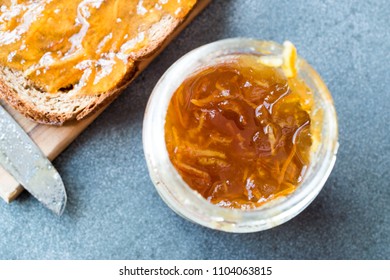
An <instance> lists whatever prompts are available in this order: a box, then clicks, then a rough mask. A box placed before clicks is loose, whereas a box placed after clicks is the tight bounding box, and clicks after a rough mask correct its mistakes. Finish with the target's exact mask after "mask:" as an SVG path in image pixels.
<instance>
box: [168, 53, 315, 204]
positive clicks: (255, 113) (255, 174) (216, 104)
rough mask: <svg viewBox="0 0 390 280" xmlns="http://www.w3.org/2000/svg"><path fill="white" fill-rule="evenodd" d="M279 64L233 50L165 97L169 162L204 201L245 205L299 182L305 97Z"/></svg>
mask: <svg viewBox="0 0 390 280" xmlns="http://www.w3.org/2000/svg"><path fill="white" fill-rule="evenodd" d="M291 53H292V54H294V52H291ZM290 57H292V58H293V59H294V56H291V55H290V56H289V58H290ZM278 61H279V60H278V59H276V63H278ZM286 61H287V62H291V59H289V60H286ZM271 62H272V64H275V63H274V62H273V61H271V60H269V63H271ZM281 66H283V65H281ZM284 68H286V67H284ZM284 68H281V67H270V66H266V65H264V64H261V63H259V57H258V56H256V55H250V54H241V55H234V56H231V57H227V58H224V60H223V61H220V62H218V63H216V64H211V65H208V66H206V67H204V68H202V69H200V70H199V71H197V72H196V73H194V74H193V75H192V76H190V77H189V78H187V79H186V80H185V81H184V82H183V83H182V84H181V86H180V87H179V88H178V89H177V90H176V91H175V93H174V94H173V96H172V99H171V101H170V103H169V106H168V111H167V116H166V124H165V141H166V146H167V150H168V154H169V157H170V160H171V162H172V164H173V166H174V167H175V168H176V170H177V171H178V173H179V174H180V175H181V177H182V178H183V180H184V181H185V182H186V183H187V184H188V186H189V187H191V188H192V189H194V190H196V191H197V192H199V193H200V194H201V195H202V196H203V197H204V198H205V199H207V200H208V201H210V202H211V203H213V204H216V205H218V206H221V207H227V208H239V209H253V208H257V207H259V206H261V205H263V204H264V203H265V202H268V201H270V200H272V199H275V198H277V197H282V196H285V195H288V194H290V193H292V192H293V191H294V190H295V189H296V188H297V186H298V185H299V183H300V182H301V181H302V178H303V176H304V174H305V170H306V169H307V166H308V165H309V162H310V157H309V154H310V149H311V146H312V137H311V131H310V124H311V118H310V110H311V108H312V105H313V96H312V93H311V91H310V89H309V88H308V87H307V86H306V84H305V83H304V82H303V81H302V80H301V79H300V78H299V77H298V76H296V75H295V74H296V71H295V72H294V71H291V69H290V68H288V66H287V68H288V71H286V70H285V69H284ZM293 70H294V69H293Z"/></svg>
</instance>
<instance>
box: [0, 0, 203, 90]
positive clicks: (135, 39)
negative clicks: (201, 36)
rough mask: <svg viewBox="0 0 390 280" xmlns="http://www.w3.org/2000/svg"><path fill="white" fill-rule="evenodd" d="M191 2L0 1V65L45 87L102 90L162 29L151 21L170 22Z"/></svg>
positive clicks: (114, 81)
mask: <svg viewBox="0 0 390 280" xmlns="http://www.w3.org/2000/svg"><path fill="white" fill-rule="evenodd" d="M195 2H196V0H186V1H181V0H93V1H92V0H66V1H64V0H40V1H32V0H21V1H20V0H19V1H18V0H16V1H13V0H12V1H11V0H0V66H7V67H10V68H11V69H14V70H19V71H23V74H24V76H26V77H27V78H29V80H30V81H32V82H33V83H34V85H35V86H36V87H37V88H40V89H42V90H44V91H47V92H57V91H65V90H69V89H72V88H75V89H76V90H77V91H78V92H81V93H87V94H88V93H101V92H106V91H108V90H110V89H111V88H112V87H114V86H115V85H116V84H118V82H119V81H121V80H122V78H123V77H124V75H125V74H126V72H127V70H128V67H129V66H131V64H132V62H133V60H132V56H134V55H135V56H137V55H138V53H137V52H139V53H142V52H143V50H144V49H145V48H147V47H150V46H149V45H148V43H149V42H150V36H151V35H155V33H156V30H158V28H160V30H161V28H162V27H161V26H159V27H157V26H156V27H154V25H155V24H158V23H159V22H160V21H161V20H162V19H165V20H166V18H164V17H167V16H169V17H170V19H171V21H170V22H169V23H168V25H170V24H173V23H174V21H175V20H176V19H181V18H183V17H184V16H186V15H187V13H188V12H189V10H190V9H191V8H192V6H193V5H194V4H195ZM168 21H169V20H168ZM163 27H166V26H163ZM153 28H155V29H156V28H157V29H156V30H154V31H153ZM164 32H165V31H164ZM164 32H163V33H164Z"/></svg>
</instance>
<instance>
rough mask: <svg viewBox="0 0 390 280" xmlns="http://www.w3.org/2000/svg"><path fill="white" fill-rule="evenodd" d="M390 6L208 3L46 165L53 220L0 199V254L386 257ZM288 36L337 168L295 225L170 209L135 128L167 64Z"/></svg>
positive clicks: (314, 0)
mask: <svg viewBox="0 0 390 280" xmlns="http://www.w3.org/2000/svg"><path fill="white" fill-rule="evenodd" d="M389 22H390V5H389V3H388V1H386V0H376V1H346V0H345V1H336V0H311V1H304V0H297V1H287V0H286V1H280V0H275V1H269V0H267V1H263V0H260V1H259V0H252V1H251V0H236V1H234V0H228V1H222V0H219V1H217V0H215V1H214V2H213V3H212V4H211V5H210V6H209V7H208V8H207V9H206V10H205V11H204V12H203V13H202V14H200V15H199V16H198V17H197V18H196V19H195V20H194V21H193V22H192V23H191V24H190V26H189V27H188V28H187V29H186V30H185V31H184V32H182V33H181V35H180V36H179V37H178V38H177V39H176V40H175V41H173V42H172V43H171V44H170V45H169V47H168V48H167V49H166V50H165V51H164V52H163V53H162V54H161V55H160V56H159V57H158V58H157V59H156V60H155V61H154V62H153V63H152V64H151V65H150V66H149V68H148V69H147V70H146V71H144V72H143V74H142V75H141V76H140V77H139V78H138V79H137V80H136V81H135V82H134V83H133V84H132V85H131V86H129V88H128V89H127V90H126V91H125V92H124V93H123V94H122V95H121V96H120V97H119V98H118V99H117V100H116V101H115V102H114V103H113V104H112V105H111V106H110V107H109V108H108V109H107V110H106V111H105V112H104V113H103V114H102V115H101V116H100V117H99V118H98V119H97V120H96V121H95V122H94V123H93V124H92V125H91V126H90V127H89V128H88V129H87V130H86V131H85V132H84V133H83V134H82V135H81V136H80V137H78V138H77V140H76V141H75V142H74V143H73V144H72V145H70V147H69V148H68V149H67V150H65V152H64V153H63V154H62V155H61V156H60V157H59V158H58V159H57V160H56V161H55V162H54V164H55V166H56V168H57V169H58V170H59V172H60V173H61V175H62V178H63V180H64V182H65V184H66V187H67V191H68V197H69V203H68V205H67V208H66V211H65V214H64V215H63V216H62V217H61V218H58V217H56V216H54V215H52V214H51V213H50V212H49V211H48V210H46V209H44V208H43V207H42V206H41V205H40V204H39V203H38V202H37V201H36V200H35V199H33V198H32V197H31V196H30V195H28V194H27V193H24V194H23V195H22V196H21V197H20V198H19V199H18V200H17V201H15V202H14V203H12V204H10V205H7V204H5V203H3V202H2V201H0V258H1V259H220V258H223V259H302V258H304V259H383V258H386V259H389V258H390V218H389V216H390V174H389V170H390V152H389V151H390V140H389V135H390V133H389V132H390V128H389V124H390V99H389V98H390V93H389V88H390V87H389V82H390V69H389V65H390V59H389V52H390V31H389V30H390V24H389ZM237 36H246V37H255V38H259V39H267V40H274V41H277V42H283V41H284V40H285V39H289V40H291V41H292V42H294V43H295V44H296V46H297V48H298V51H299V53H300V54H301V55H302V56H303V57H304V58H306V59H307V60H308V61H309V62H310V63H311V64H312V65H313V66H314V68H315V69H317V71H318V72H319V73H320V74H321V75H322V77H323V79H324V81H325V82H326V83H327V85H328V87H329V89H330V91H331V92H332V94H333V97H334V100H335V104H336V108H337V112H338V117H339V124H340V131H339V132H340V149H339V154H338V159H337V163H336V166H335V168H334V170H333V172H332V174H331V176H330V178H329V180H328V181H327V183H326V185H325V187H324V189H323V190H322V191H321V193H320V194H319V196H318V197H317V198H316V200H315V201H314V202H313V203H312V204H311V205H310V206H309V207H308V208H307V209H306V210H305V211H304V212H302V213H301V214H300V215H299V216H297V217H296V218H294V219H293V220H291V221H289V222H287V223H286V224H283V225H281V226H279V227H276V228H274V229H271V230H267V231H264V232H259V233H251V234H229V233H223V232H218V231H214V230H210V229H207V228H203V227H201V226H198V225H195V224H192V223H190V222H187V221H185V220H184V219H182V218H181V217H179V216H177V215H176V214H174V213H173V212H172V211H171V210H170V209H169V208H168V207H167V206H166V205H165V204H164V203H163V202H162V200H161V199H160V197H159V196H158V194H157V193H156V191H155V189H154V186H153V185H152V183H151V181H150V179H149V176H148V172H147V168H146V163H145V160H144V156H143V150H142V141H141V130H142V118H143V113H144V109H145V106H146V102H147V100H148V97H149V94H150V92H151V91H152V89H153V87H154V85H155V84H156V82H157V81H158V79H159V78H160V76H161V75H162V74H163V73H164V71H165V70H166V69H167V68H168V67H169V66H170V65H171V64H172V63H173V62H174V61H175V60H177V59H178V58H179V57H180V56H182V55H183V54H185V53H186V52H188V51H190V50H191V49H193V48H195V47H197V46H200V45H203V44H206V43H209V42H212V41H215V40H218V39H222V38H228V37H237Z"/></svg>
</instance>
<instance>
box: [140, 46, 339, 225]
mask: <svg viewBox="0 0 390 280" xmlns="http://www.w3.org/2000/svg"><path fill="white" fill-rule="evenodd" d="M282 51H283V47H282V46H281V45H279V44H277V43H274V42H269V41H258V40H253V39H245V38H233V39H226V40H221V41H217V42H214V43H211V44H208V45H205V46H202V47H199V48H197V49H195V50H193V51H191V52H189V53H187V54H186V55H184V56H183V57H182V58H180V59H179V60H178V61H177V62H176V63H174V64H173V65H172V66H171V67H170V68H169V69H168V70H167V71H166V72H165V74H164V75H163V76H162V77H161V79H160V80H159V82H158V83H157V85H156V86H155V88H154V90H153V92H152V94H151V96H150V99H149V102H148V105H147V108H146V112H145V117H144V126H143V145H144V152H145V157H146V162H147V165H148V169H149V173H150V176H151V178H152V181H153V183H154V185H155V187H156V189H157V191H158V193H159V194H160V196H161V197H162V199H163V200H164V201H165V202H166V204H167V205H168V206H169V207H170V208H172V210H174V211H175V212H176V213H177V214H179V215H181V216H182V217H184V218H186V219H188V220H190V221H192V222H195V223H198V224H200V225H203V226H206V227H209V228H213V229H217V230H222V231H228V232H255V231H261V230H265V229H268V228H272V227H275V226H277V225H280V224H282V223H284V222H286V221H288V220H290V219H291V218H293V217H294V216H296V215H297V214H299V213H300V212H301V211H302V210H304V209H305V208H306V207H307V206H308V205H309V204H310V203H311V202H312V201H313V199H314V198H315V197H316V196H317V195H318V193H319V192H320V190H321V189H322V187H323V186H324V184H325V182H326V180H327V178H328V176H329V174H330V172H331V170H332V168H333V166H334V163H335V160H336V153H337V149H338V142H337V137H338V129H337V117H336V112H335V108H334V105H333V100H332V97H331V95H330V93H329V91H328V89H327V87H326V86H325V84H324V82H323V81H322V80H321V78H320V76H319V75H318V74H317V73H316V71H315V70H314V69H313V68H312V67H311V66H310V65H309V64H308V63H307V62H306V61H305V60H303V59H302V58H300V57H298V60H297V70H298V75H299V76H300V77H301V78H302V79H303V80H304V81H305V83H306V84H307V85H308V86H309V88H310V89H311V90H312V92H313V96H314V103H315V104H314V108H313V110H312V114H311V120H312V121H311V127H312V128H313V130H314V131H315V134H316V135H317V136H318V137H317V139H313V146H312V149H311V155H310V156H311V163H310V165H309V167H308V168H307V171H306V174H305V176H304V178H303V180H302V182H301V184H300V185H299V186H298V187H297V189H296V190H295V191H294V192H293V193H291V194H290V195H288V196H286V197H283V198H279V199H274V200H271V201H270V202H268V203H266V204H264V206H262V207H260V208H257V209H254V210H240V209H228V208H222V207H219V206H216V205H214V204H212V203H210V202H208V201H207V200H206V199H205V198H203V197H202V196H201V195H200V194H199V193H197V192H196V191H194V190H193V189H191V188H190V187H189V186H188V185H187V184H186V183H185V182H184V181H183V179H182V178H181V176H180V175H179V173H178V172H177V171H176V169H175V168H174V167H173V165H172V163H171V161H170V159H169V156H168V152H167V149H166V144H165V136H164V125H165V117H166V113H167V109H168V105H169V102H170V99H171V97H172V95H173V94H174V92H175V91H176V89H177V88H178V87H179V86H180V85H181V83H182V82H183V81H184V80H185V79H186V78H187V77H189V76H191V75H192V74H193V73H194V72H196V71H198V70H199V69H202V68H204V67H205V66H207V65H211V64H213V63H215V62H216V61H219V62H221V61H223V58H224V57H226V56H231V55H240V54H248V53H250V54H252V55H253V54H255V55H258V56H261V55H281V53H282Z"/></svg>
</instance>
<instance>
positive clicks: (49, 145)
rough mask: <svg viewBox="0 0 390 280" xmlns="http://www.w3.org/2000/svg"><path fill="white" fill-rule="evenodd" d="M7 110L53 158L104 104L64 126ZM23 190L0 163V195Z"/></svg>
mask: <svg viewBox="0 0 390 280" xmlns="http://www.w3.org/2000/svg"><path fill="white" fill-rule="evenodd" d="M210 2H211V0H198V3H197V4H196V6H195V7H194V9H193V10H192V12H191V13H190V14H189V16H188V17H187V19H186V20H185V21H183V22H182V23H181V25H180V26H179V27H178V28H176V30H175V31H174V32H173V33H172V34H171V35H170V36H169V37H168V38H167V39H166V40H165V43H164V44H163V45H162V46H161V47H160V48H159V49H158V50H157V52H156V53H154V54H153V55H152V56H151V57H148V58H146V59H145V60H143V61H141V62H140V64H139V67H138V71H137V73H136V74H135V77H136V76H138V75H139V74H140V73H141V72H142V70H144V69H145V68H146V67H147V66H148V64H149V63H150V62H152V61H153V59H154V58H155V57H156V56H157V55H158V54H159V53H160V52H161V51H162V50H163V49H164V48H165V47H166V46H167V45H168V44H169V42H170V41H172V40H173V39H174V38H175V37H176V36H177V35H178V34H179V33H180V31H181V30H183V29H184V28H185V27H186V26H187V25H188V24H189V23H190V22H191V21H192V20H193V19H194V17H195V16H196V15H197V14H199V13H200V12H201V11H202V10H203V9H204V8H205V7H206V6H207V5H208V4H209V3H210ZM0 103H1V105H3V106H4V107H5V108H6V110H7V111H8V112H9V113H10V114H11V115H12V116H13V117H14V118H15V120H16V121H17V122H18V123H19V124H20V125H21V126H22V127H23V129H24V130H25V131H26V132H27V133H28V135H29V136H30V137H31V138H32V139H33V140H34V142H35V143H36V144H37V145H38V146H39V147H40V148H41V150H42V152H43V153H44V154H45V155H46V156H47V157H48V158H49V159H50V160H53V159H55V158H56V157H57V156H58V155H59V154H60V153H61V152H62V151H63V150H64V149H65V148H66V147H67V146H68V145H69V144H70V143H71V142H72V141H73V140H74V139H75V138H76V137H77V136H78V135H79V134H80V133H81V132H82V131H83V130H84V129H85V128H86V127H87V126H88V125H89V124H90V123H91V122H92V121H93V120H94V119H96V118H97V116H99V115H100V113H102V112H103V111H104V109H105V108H102V109H100V110H99V111H98V112H96V113H95V114H94V115H92V116H90V117H88V118H86V119H84V120H82V121H79V122H75V121H74V122H69V123H66V124H65V125H63V126H60V127H56V126H49V125H42V124H37V123H34V122H32V121H30V120H28V119H26V118H25V117H23V116H22V115H21V114H19V113H18V112H16V111H15V110H13V109H12V108H10V107H9V106H7V105H5V104H3V103H2V102H0ZM22 191H23V188H22V186H20V185H19V183H18V182H16V181H15V179H14V178H13V177H12V176H11V175H9V174H8V173H7V172H6V171H5V170H4V169H3V168H2V167H1V166H0V197H1V198H3V199H4V200H5V201H6V202H11V201H12V200H14V199H15V198H16V197H17V196H18V195H19V194H20V193H21V192H22Z"/></svg>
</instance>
